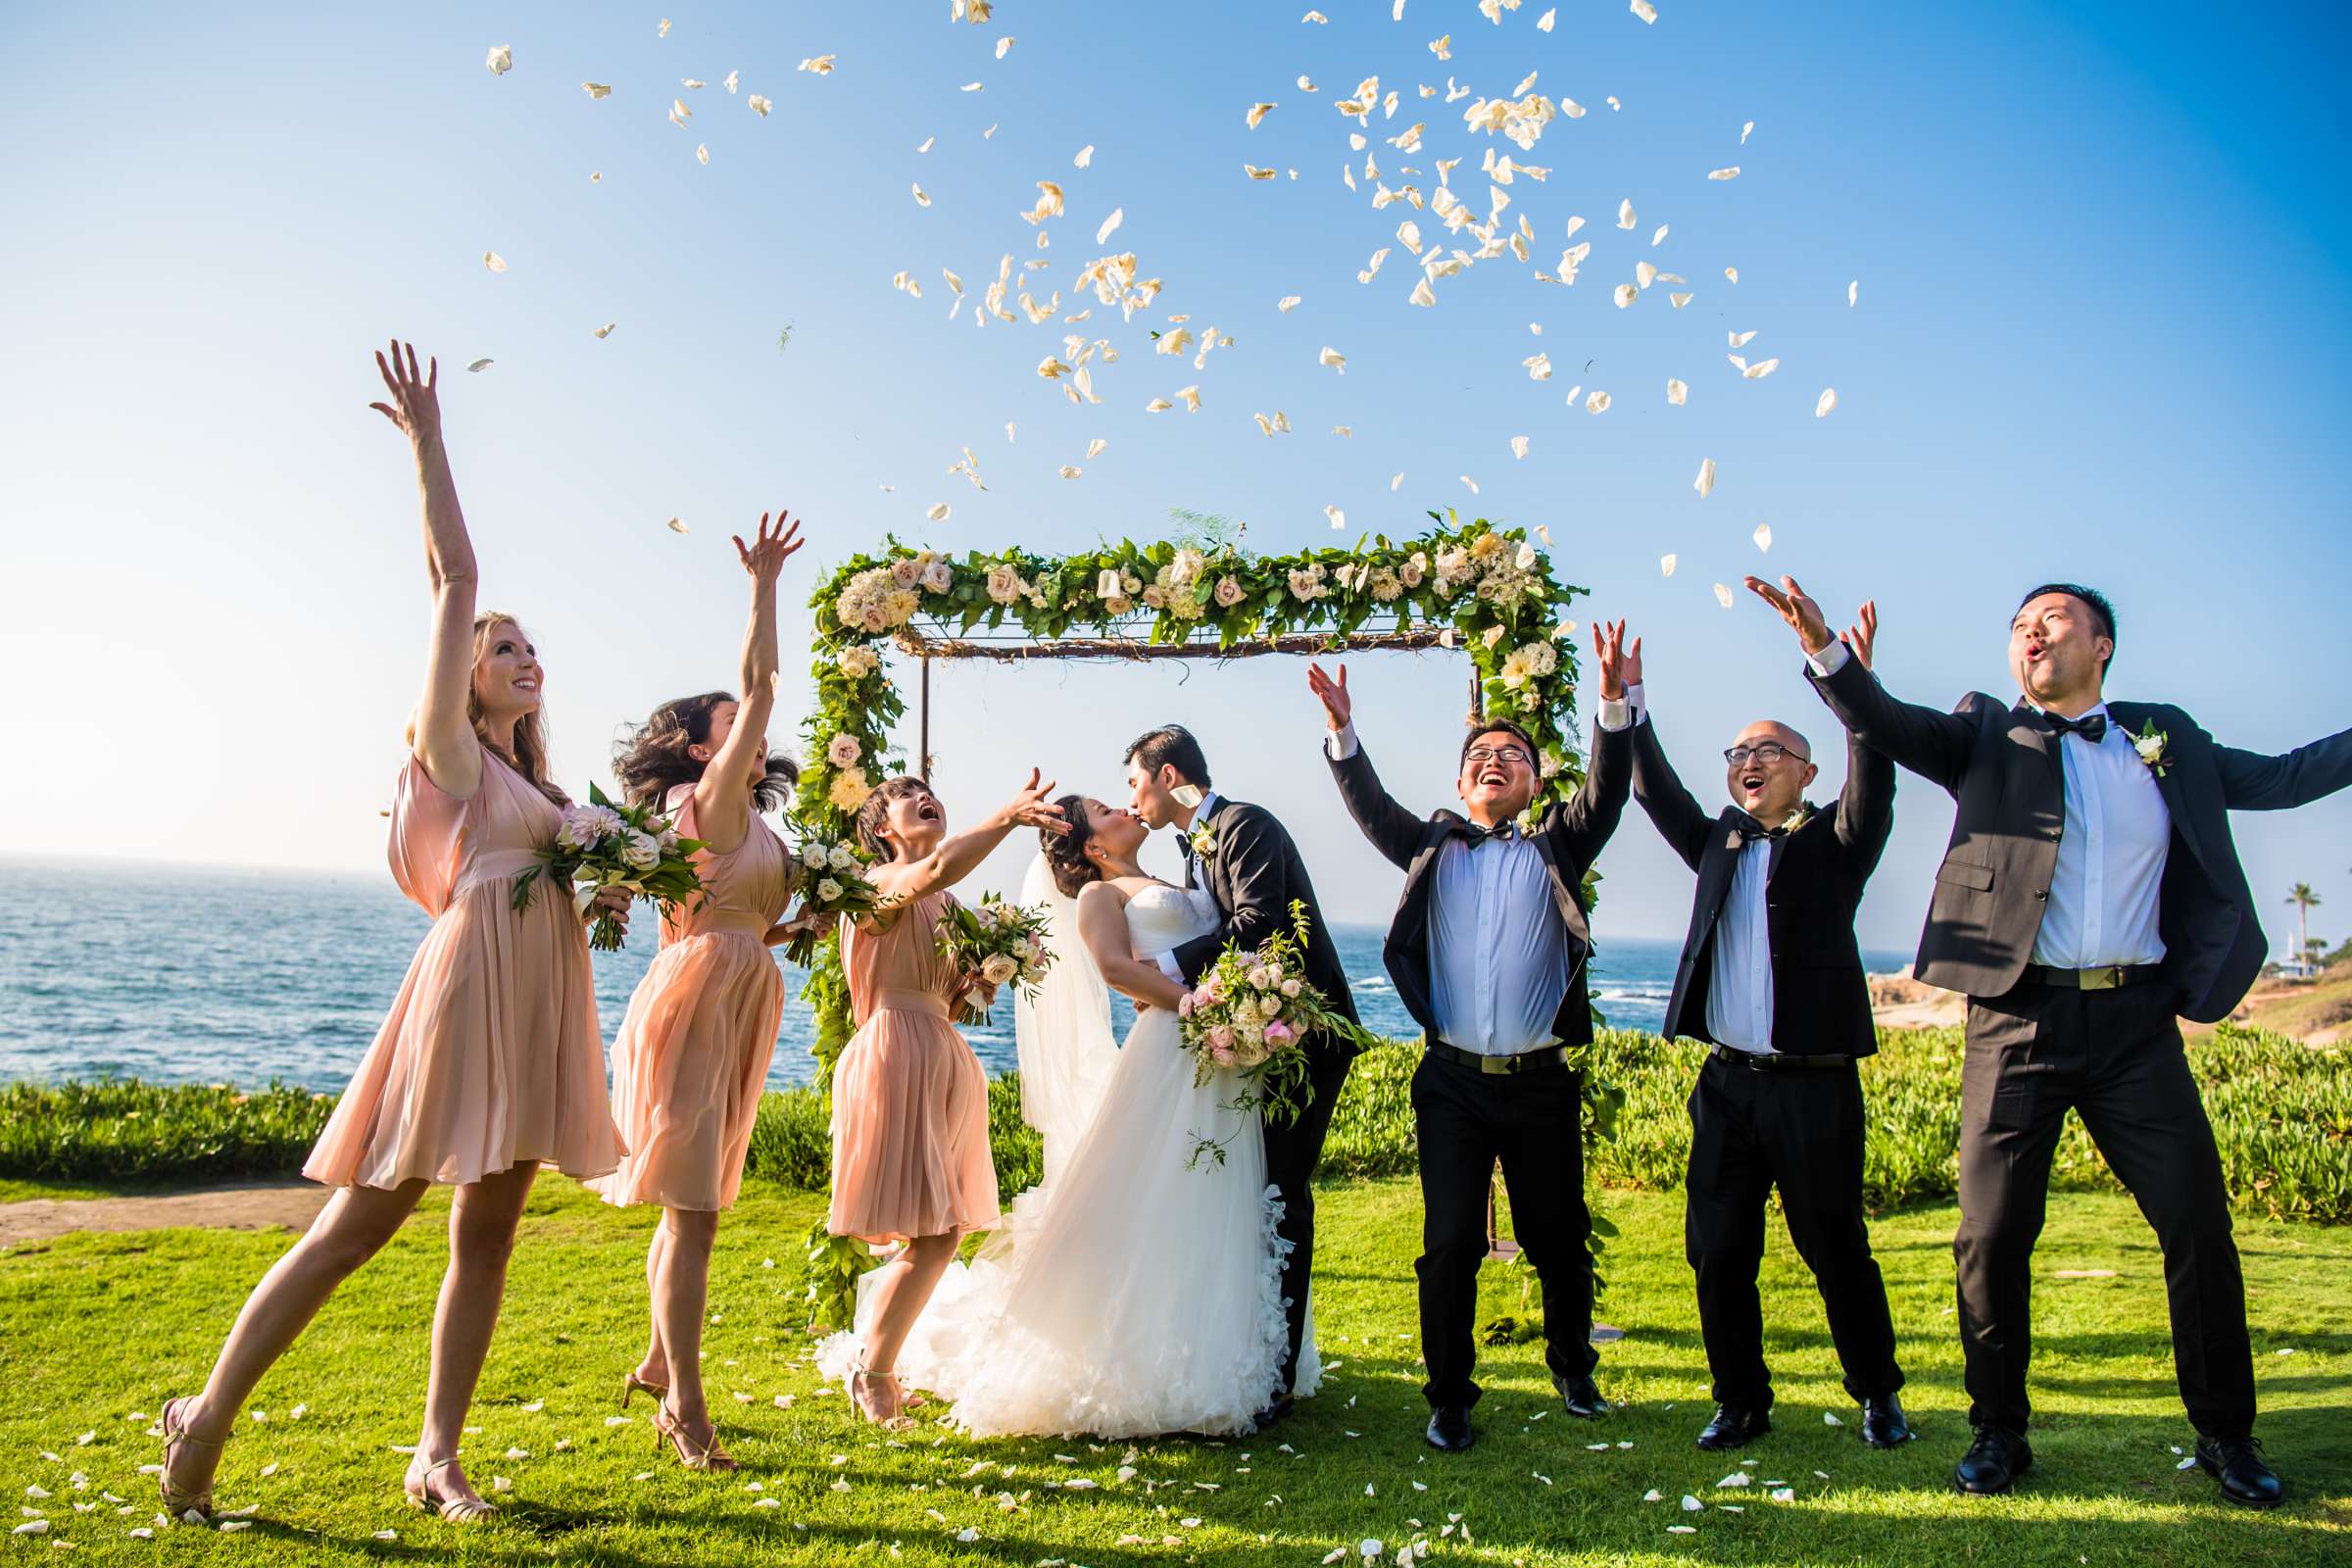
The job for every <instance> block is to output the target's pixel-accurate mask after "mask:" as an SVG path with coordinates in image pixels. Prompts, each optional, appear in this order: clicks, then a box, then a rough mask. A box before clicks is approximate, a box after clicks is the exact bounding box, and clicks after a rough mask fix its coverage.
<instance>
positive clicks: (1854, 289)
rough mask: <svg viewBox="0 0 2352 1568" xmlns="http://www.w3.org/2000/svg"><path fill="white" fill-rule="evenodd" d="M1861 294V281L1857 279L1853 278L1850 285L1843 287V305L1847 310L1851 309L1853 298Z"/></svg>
mask: <svg viewBox="0 0 2352 1568" xmlns="http://www.w3.org/2000/svg"><path fill="white" fill-rule="evenodd" d="M1861 292H1862V280H1861V279H1860V278H1858V277H1857V278H1855V279H1854V280H1853V281H1852V282H1851V283H1848V284H1846V285H1845V303H1846V306H1847V308H1848V309H1851V308H1852V306H1853V303H1854V298H1855V296H1856V295H1858V294H1860V293H1861Z"/></svg>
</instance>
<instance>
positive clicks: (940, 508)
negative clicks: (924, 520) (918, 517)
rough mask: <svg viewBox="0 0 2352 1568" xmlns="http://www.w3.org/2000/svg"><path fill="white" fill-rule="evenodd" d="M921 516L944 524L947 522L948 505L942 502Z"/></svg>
mask: <svg viewBox="0 0 2352 1568" xmlns="http://www.w3.org/2000/svg"><path fill="white" fill-rule="evenodd" d="M923 515H924V516H925V517H928V518H929V519H930V520H931V521H933V522H945V521H947V520H948V504H947V503H946V502H945V501H942V502H940V503H939V504H938V505H937V506H935V507H933V508H931V509H930V510H929V511H927V512H925V513H924V514H923Z"/></svg>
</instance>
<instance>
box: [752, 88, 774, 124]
mask: <svg viewBox="0 0 2352 1568" xmlns="http://www.w3.org/2000/svg"><path fill="white" fill-rule="evenodd" d="M744 102H745V103H747V104H750V105H751V106H752V113H753V114H755V115H758V116H759V117H760V119H761V120H765V119H766V118H767V112H768V111H769V110H770V109H773V108H774V107H775V105H773V104H771V103H769V102H768V101H767V100H766V99H765V98H763V97H761V96H760V94H758V93H754V94H752V95H751V96H750V97H749V98H746V99H745V100H744Z"/></svg>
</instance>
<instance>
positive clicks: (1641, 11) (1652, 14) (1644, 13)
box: [1630, 0, 1658, 22]
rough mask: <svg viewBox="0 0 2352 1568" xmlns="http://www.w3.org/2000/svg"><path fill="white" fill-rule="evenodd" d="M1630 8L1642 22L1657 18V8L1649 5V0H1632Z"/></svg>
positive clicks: (1652, 20)
mask: <svg viewBox="0 0 2352 1568" xmlns="http://www.w3.org/2000/svg"><path fill="white" fill-rule="evenodd" d="M1630 9H1631V10H1632V11H1633V13H1634V15H1635V16H1637V17H1640V18H1641V19H1642V21H1643V22H1655V21H1657V20H1658V8H1657V7H1656V6H1653V5H1651V4H1650V3H1649V0H1634V3H1633V5H1632V7H1631V8H1630Z"/></svg>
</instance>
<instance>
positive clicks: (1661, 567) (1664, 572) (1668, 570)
mask: <svg viewBox="0 0 2352 1568" xmlns="http://www.w3.org/2000/svg"><path fill="white" fill-rule="evenodd" d="M1658 574H1659V575H1660V576H1663V577H1671V576H1673V575H1674V557H1672V556H1670V555H1668V556H1660V557H1659V558H1658Z"/></svg>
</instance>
